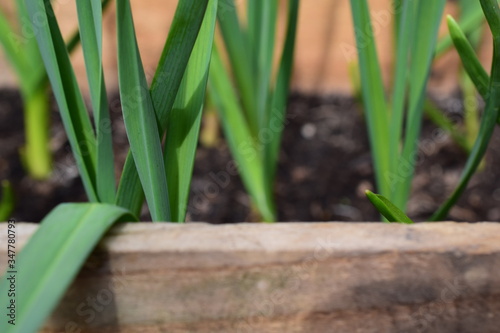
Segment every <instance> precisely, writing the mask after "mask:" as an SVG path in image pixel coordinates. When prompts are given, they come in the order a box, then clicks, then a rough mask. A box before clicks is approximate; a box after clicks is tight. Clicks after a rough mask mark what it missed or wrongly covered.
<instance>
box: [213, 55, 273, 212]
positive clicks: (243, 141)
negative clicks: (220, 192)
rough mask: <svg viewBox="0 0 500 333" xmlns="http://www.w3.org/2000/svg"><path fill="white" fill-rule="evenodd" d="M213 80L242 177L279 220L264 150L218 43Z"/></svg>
mask: <svg viewBox="0 0 500 333" xmlns="http://www.w3.org/2000/svg"><path fill="white" fill-rule="evenodd" d="M209 82H210V87H211V92H212V97H213V99H214V103H215V105H217V111H218V113H219V118H220V119H221V122H222V126H223V128H224V133H225V135H226V139H227V141H228V143H229V146H230V147H231V151H232V152H233V154H234V157H235V160H236V162H238V168H239V170H240V174H241V178H242V179H243V182H244V184H245V186H246V188H247V189H248V192H249V193H250V196H251V197H252V199H253V201H254V203H255V204H256V205H257V207H258V208H259V211H260V213H261V214H262V215H263V218H264V219H265V220H266V221H268V222H272V221H274V220H275V211H274V207H273V204H272V201H271V198H270V197H269V191H268V190H267V188H268V187H269V186H268V184H267V181H266V180H267V179H266V176H265V172H264V170H263V168H264V164H263V161H262V159H261V158H262V157H261V154H260V149H261V148H262V147H257V146H256V143H255V142H254V139H253V137H252V134H251V131H250V128H249V127H248V125H247V123H246V122H245V117H244V114H243V110H242V109H241V106H240V104H239V103H238V99H237V97H236V93H235V92H234V89H233V86H232V84H231V80H230V78H229V74H228V73H227V71H226V69H225V68H224V64H223V63H222V59H221V58H220V56H219V53H218V50H217V47H216V46H214V48H213V52H212V61H211V64H210V76H209ZM235 129H237V130H235Z"/></svg>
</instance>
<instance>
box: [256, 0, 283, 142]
mask: <svg viewBox="0 0 500 333" xmlns="http://www.w3.org/2000/svg"><path fill="white" fill-rule="evenodd" d="M277 16H278V2H277V1H264V2H263V3H262V12H261V15H260V16H259V24H260V26H261V27H260V34H261V36H260V37H259V39H258V42H259V46H258V48H257V53H255V54H256V55H257V81H256V82H255V83H256V85H255V87H254V89H255V91H256V92H257V109H255V110H254V111H253V112H254V113H256V114H257V118H258V126H259V129H260V130H262V129H263V128H266V126H267V124H268V123H269V118H270V114H269V111H268V110H270V108H269V97H270V96H269V90H270V84H271V77H272V74H273V55H274V44H275V35H276V21H277ZM258 134H261V133H260V132H259V133H258Z"/></svg>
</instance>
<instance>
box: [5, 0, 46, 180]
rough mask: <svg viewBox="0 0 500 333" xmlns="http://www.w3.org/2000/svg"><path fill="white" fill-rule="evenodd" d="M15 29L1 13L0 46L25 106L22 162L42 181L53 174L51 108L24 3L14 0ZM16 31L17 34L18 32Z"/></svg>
mask: <svg viewBox="0 0 500 333" xmlns="http://www.w3.org/2000/svg"><path fill="white" fill-rule="evenodd" d="M16 5H17V22H18V23H19V25H20V27H17V29H16V28H15V27H14V26H13V25H12V24H11V23H10V22H9V21H8V20H7V16H6V14H5V13H4V12H3V11H2V10H1V9H0V44H1V45H2V46H3V50H4V54H5V55H6V58H7V60H8V61H9V63H10V64H11V67H12V69H13V70H14V73H15V74H16V76H17V78H18V81H19V89H20V91H21V97H22V100H23V104H24V124H25V140H26V144H25V146H24V148H23V151H22V159H23V162H24V165H25V168H26V170H27V171H28V173H29V174H30V176H32V177H33V178H35V179H45V178H47V177H49V175H50V172H51V171H52V155H51V152H50V147H49V136H50V135H49V130H50V124H49V118H50V106H49V95H48V92H47V88H48V86H47V82H46V80H45V78H46V74H45V69H44V68H43V65H42V60H41V57H40V53H39V52H38V46H37V43H36V39H35V37H34V33H35V32H34V30H31V29H30V28H31V27H30V26H29V23H28V22H29V21H28V13H27V11H26V6H25V4H24V1H23V0H16ZM18 30H20V31H19V32H18Z"/></svg>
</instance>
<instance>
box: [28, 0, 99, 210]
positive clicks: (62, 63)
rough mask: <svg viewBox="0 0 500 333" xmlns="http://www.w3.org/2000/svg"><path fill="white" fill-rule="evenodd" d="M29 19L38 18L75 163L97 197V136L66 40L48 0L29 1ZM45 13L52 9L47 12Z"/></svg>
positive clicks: (41, 44)
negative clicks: (77, 80)
mask: <svg viewBox="0 0 500 333" xmlns="http://www.w3.org/2000/svg"><path fill="white" fill-rule="evenodd" d="M26 6H27V10H28V12H29V15H30V17H31V18H32V20H35V21H36V22H39V23H40V24H39V26H38V27H37V29H38V30H37V31H38V33H37V34H36V38H37V41H38V45H39V48H40V53H41V55H42V58H43V62H44V64H45V68H46V70H47V74H48V76H49V79H50V82H51V84H52V89H53V92H54V95H55V97H56V100H57V103H58V105H59V111H60V114H61V117H62V120H63V123H64V128H65V130H66V134H67V135H68V139H69V142H70V144H71V148H72V150H73V155H74V157H75V159H76V164H77V166H78V169H79V171H80V175H81V177H82V181H83V185H84V187H85V191H86V193H87V196H88V197H89V200H90V201H94V202H96V201H98V196H97V193H96V181H95V179H96V176H95V175H96V169H95V168H96V161H95V158H96V153H95V152H96V140H95V135H94V130H93V128H92V125H91V123H90V119H89V116H88V114H87V111H86V108H85V103H84V101H83V97H82V95H81V92H80V90H79V87H78V84H77V82H76V77H75V74H74V72H73V68H72V66H71V62H70V59H69V55H68V52H67V49H66V44H65V43H64V40H63V38H62V35H61V32H60V30H59V26H58V24H57V21H56V18H55V17H54V15H52V13H53V9H52V6H51V4H50V2H48V1H44V0H34V1H28V2H27V3H26ZM48 13H51V15H49V14H48Z"/></svg>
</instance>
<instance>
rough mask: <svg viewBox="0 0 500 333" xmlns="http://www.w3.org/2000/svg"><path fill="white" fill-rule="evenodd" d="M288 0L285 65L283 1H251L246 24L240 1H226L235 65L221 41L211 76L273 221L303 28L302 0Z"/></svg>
mask: <svg viewBox="0 0 500 333" xmlns="http://www.w3.org/2000/svg"><path fill="white" fill-rule="evenodd" d="M287 3H288V15H287V19H288V26H287V30H286V39H285V44H284V46H283V49H282V54H281V58H280V63H279V67H278V68H277V69H275V68H273V59H274V54H275V44H276V40H275V37H276V26H277V19H278V2H277V1H267V0H254V1H248V8H247V17H246V21H247V24H246V26H245V25H244V24H242V21H243V20H242V19H241V18H240V17H239V16H238V13H237V10H236V9H237V8H236V5H235V1H234V0H227V1H223V2H222V1H221V2H220V4H219V14H218V21H219V26H220V29H221V32H222V36H223V40H224V47H225V50H226V52H227V55H228V57H229V62H230V71H228V70H227V69H226V67H225V66H224V63H223V62H222V58H221V54H220V51H219V47H214V51H213V59H212V65H211V69H210V78H209V82H210V87H211V92H212V97H213V100H214V103H215V105H216V107H217V110H218V113H219V117H220V119H221V122H222V126H223V129H224V133H225V136H226V139H227V141H228V143H229V146H230V149H231V152H232V154H233V156H234V158H235V160H236V162H237V163H238V168H239V171H240V174H241V177H242V179H243V183H244V185H245V187H246V189H247V191H248V192H249V194H250V196H251V198H252V201H253V203H254V204H255V205H256V207H257V209H258V211H259V212H260V214H261V215H262V217H263V219H264V220H265V221H267V222H272V221H275V219H276V211H275V207H274V198H273V185H274V180H275V174H276V165H277V160H278V153H279V146H280V141H281V135H282V131H283V127H284V123H285V111H286V102H287V97H288V91H289V85H290V79H291V73H292V67H293V59H294V49H295V35H296V30H297V17H298V7H299V1H298V0H288V1H287ZM275 73H277V74H275ZM233 78H234V85H233V80H232V79H233ZM234 86H236V87H235V88H234Z"/></svg>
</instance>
